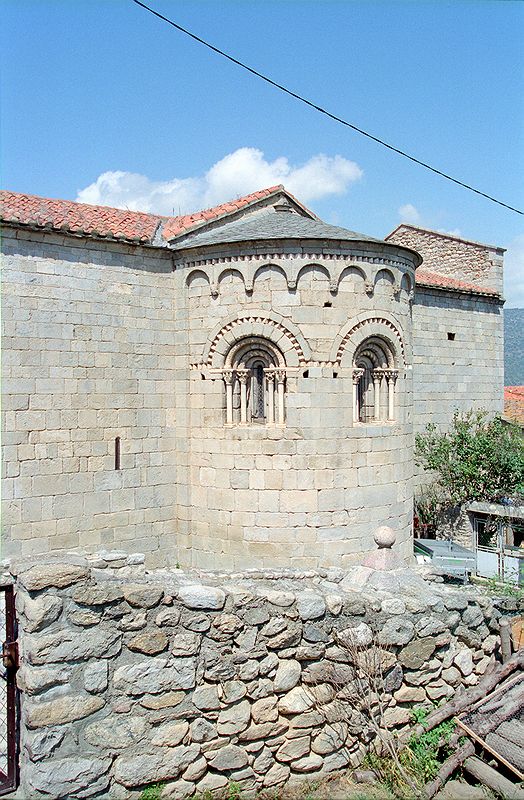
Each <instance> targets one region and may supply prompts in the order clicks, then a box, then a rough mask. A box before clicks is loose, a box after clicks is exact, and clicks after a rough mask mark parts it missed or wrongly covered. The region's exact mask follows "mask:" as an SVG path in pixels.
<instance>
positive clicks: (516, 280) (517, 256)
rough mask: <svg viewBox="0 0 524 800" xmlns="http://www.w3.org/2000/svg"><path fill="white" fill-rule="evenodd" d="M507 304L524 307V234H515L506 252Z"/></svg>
mask: <svg viewBox="0 0 524 800" xmlns="http://www.w3.org/2000/svg"><path fill="white" fill-rule="evenodd" d="M504 295H505V297H506V306H508V307H510V308H524V234H521V235H520V236H515V238H514V239H512V240H511V242H510V243H509V244H508V248H507V252H506V253H504Z"/></svg>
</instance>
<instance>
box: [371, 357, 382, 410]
mask: <svg viewBox="0 0 524 800" xmlns="http://www.w3.org/2000/svg"><path fill="white" fill-rule="evenodd" d="M372 374H373V388H374V395H375V408H374V411H373V419H374V420H375V422H378V421H379V420H380V384H381V383H382V370H378V369H374V370H373V373H372Z"/></svg>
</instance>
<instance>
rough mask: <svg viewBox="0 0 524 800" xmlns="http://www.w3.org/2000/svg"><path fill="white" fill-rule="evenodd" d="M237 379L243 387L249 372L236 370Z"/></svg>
mask: <svg viewBox="0 0 524 800" xmlns="http://www.w3.org/2000/svg"><path fill="white" fill-rule="evenodd" d="M236 373H237V378H238V380H239V381H240V383H241V384H243V385H244V386H245V385H246V384H247V381H248V378H249V370H248V369H237V371H236Z"/></svg>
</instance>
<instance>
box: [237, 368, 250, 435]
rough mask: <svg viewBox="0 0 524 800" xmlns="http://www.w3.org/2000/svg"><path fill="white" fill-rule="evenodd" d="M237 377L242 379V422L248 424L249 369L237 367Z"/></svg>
mask: <svg viewBox="0 0 524 800" xmlns="http://www.w3.org/2000/svg"><path fill="white" fill-rule="evenodd" d="M237 377H238V380H239V381H240V422H241V424H242V425H246V424H247V381H248V378H249V370H248V369H237Z"/></svg>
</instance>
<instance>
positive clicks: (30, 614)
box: [11, 552, 514, 799]
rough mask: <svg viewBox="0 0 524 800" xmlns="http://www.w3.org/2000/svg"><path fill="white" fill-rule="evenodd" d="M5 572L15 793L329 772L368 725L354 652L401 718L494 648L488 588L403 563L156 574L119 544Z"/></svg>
mask: <svg viewBox="0 0 524 800" xmlns="http://www.w3.org/2000/svg"><path fill="white" fill-rule="evenodd" d="M11 571H12V573H13V574H14V575H15V579H16V584H17V599H16V602H17V613H18V618H19V625H20V635H19V644H20V657H21V666H20V669H19V672H18V684H19V688H20V695H21V711H22V722H21V735H20V746H21V786H20V789H19V790H18V796H19V797H31V798H43V797H46V798H66V797H67V798H76V797H82V798H84V797H94V796H104V797H109V798H119V799H120V798H122V799H123V798H131V797H134V798H137V797H138V796H139V793H140V789H141V787H144V786H145V785H147V784H150V783H156V782H165V784H166V785H165V787H164V789H163V794H162V796H163V797H166V798H183V797H186V796H187V797H189V796H191V795H192V794H194V793H195V792H203V791H205V790H208V789H210V790H220V789H225V788H227V786H228V783H229V782H231V781H234V782H235V783H237V784H238V785H239V786H240V787H241V788H242V790H243V791H249V790H255V789H260V788H275V787H278V786H279V785H281V784H284V783H286V782H289V781H296V780H300V779H301V778H303V777H309V778H317V777H319V776H321V775H325V774H327V773H330V772H332V771H336V770H340V769H344V768H345V767H347V766H355V765H357V764H359V763H360V761H361V760H362V757H363V755H364V753H365V752H366V750H367V749H368V748H369V746H370V742H371V740H372V739H373V733H372V732H371V731H370V730H369V728H368V727H367V725H366V721H365V719H364V718H363V717H362V716H361V715H360V713H359V710H358V700H357V699H356V698H355V696H354V694H355V687H357V688H358V684H356V683H355V681H356V680H357V678H358V675H361V670H362V668H363V667H362V663H363V662H361V661H358V663H359V664H360V667H359V666H358V665H357V666H355V664H356V661H357V660H358V659H360V658H361V657H362V658H363V657H364V656H365V654H368V656H369V655H371V656H372V663H373V664H374V665H375V667H373V669H375V671H376V669H377V666H376V665H377V664H381V665H382V668H383V673H384V692H385V698H386V705H387V710H386V712H385V717H384V720H383V724H385V725H387V727H388V728H390V729H392V730H394V731H396V732H401V731H402V730H403V729H404V728H405V727H406V726H407V725H408V723H409V722H410V709H411V708H412V706H413V705H420V704H423V703H429V702H435V701H436V702H438V701H440V700H442V699H443V698H446V697H448V696H450V695H452V694H453V693H454V692H455V691H457V689H459V688H460V687H461V686H463V685H466V686H469V685H473V684H475V683H476V682H477V681H478V680H479V677H480V675H481V674H482V673H483V672H484V671H485V669H486V667H487V666H488V664H489V663H490V661H491V660H492V659H493V658H495V657H496V653H497V647H498V637H497V635H496V634H497V630H498V617H499V616H500V611H498V610H497V609H495V608H494V607H493V605H492V603H491V600H490V599H489V598H487V597H486V596H484V595H481V594H479V593H478V592H476V591H475V590H473V589H459V590H457V589H453V590H452V589H449V588H448V587H446V586H444V585H442V584H438V583H434V582H431V583H430V582H428V581H425V580H423V579H422V577H421V576H420V575H419V574H417V573H416V572H414V571H411V570H408V569H399V570H396V571H392V572H388V573H385V572H378V571H374V570H372V569H370V568H365V567H355V568H352V569H351V570H350V571H348V572H346V573H343V572H342V571H340V570H336V569H330V570H326V571H324V572H321V573H316V572H302V573H298V572H295V573H293V572H291V571H272V572H258V573H257V572H251V573H237V574H232V573H230V574H226V573H223V574H219V573H213V574H211V573H207V574H206V573H198V572H192V573H184V572H182V571H181V570H172V571H157V572H153V573H146V572H145V568H144V566H143V556H141V555H139V554H137V555H131V556H129V555H126V554H125V553H123V552H120V553H118V552H112V553H105V554H102V555H98V556H96V557H93V556H89V557H88V558H83V557H79V556H69V557H67V558H64V559H62V560H61V561H56V560H55V562H45V561H42V562H40V563H38V564H35V563H34V562H33V563H32V564H27V563H26V564H23V563H21V564H19V565H15V566H13V567H12V568H11ZM513 602H514V601H513ZM351 643H352V645H353V650H351V647H350V646H349V645H350V644H351ZM355 644H356V645H358V647H359V648H360V650H359V651H358V652H359V653H360V654H361V655H359V656H358V658H357V655H355V649H354V645H355Z"/></svg>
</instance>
